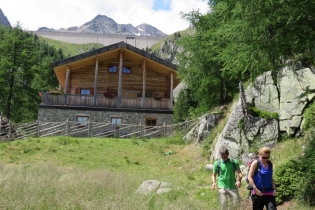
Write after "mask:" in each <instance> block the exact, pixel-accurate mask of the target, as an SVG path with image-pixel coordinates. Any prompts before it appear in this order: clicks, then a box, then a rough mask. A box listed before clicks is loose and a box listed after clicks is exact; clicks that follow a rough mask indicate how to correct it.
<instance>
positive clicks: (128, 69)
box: [108, 66, 131, 74]
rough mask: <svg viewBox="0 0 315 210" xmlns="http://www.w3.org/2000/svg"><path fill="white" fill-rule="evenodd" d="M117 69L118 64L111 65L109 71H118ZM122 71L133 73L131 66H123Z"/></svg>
mask: <svg viewBox="0 0 315 210" xmlns="http://www.w3.org/2000/svg"><path fill="white" fill-rule="evenodd" d="M117 69H118V67H117V66H109V67H108V72H109V73H116V72H117ZM122 73H123V74H131V67H123V70H122Z"/></svg>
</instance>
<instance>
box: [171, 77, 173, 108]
mask: <svg viewBox="0 0 315 210" xmlns="http://www.w3.org/2000/svg"><path fill="white" fill-rule="evenodd" d="M170 109H173V74H171V87H170Z"/></svg>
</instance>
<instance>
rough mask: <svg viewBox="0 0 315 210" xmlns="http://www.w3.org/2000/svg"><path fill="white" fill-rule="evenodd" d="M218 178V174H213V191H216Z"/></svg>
mask: <svg viewBox="0 0 315 210" xmlns="http://www.w3.org/2000/svg"><path fill="white" fill-rule="evenodd" d="M216 178H217V173H215V172H213V174H212V177H211V179H212V189H213V190H214V189H215V187H216V186H217V184H216V182H215V180H216Z"/></svg>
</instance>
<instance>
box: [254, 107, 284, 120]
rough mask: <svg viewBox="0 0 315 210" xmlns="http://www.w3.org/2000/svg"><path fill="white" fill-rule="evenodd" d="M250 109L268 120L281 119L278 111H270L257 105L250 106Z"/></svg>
mask: <svg viewBox="0 0 315 210" xmlns="http://www.w3.org/2000/svg"><path fill="white" fill-rule="evenodd" d="M249 110H250V111H252V112H254V113H255V114H257V115H258V116H259V117H260V118H265V119H267V120H271V119H279V116H278V113H277V112H268V111H264V110H260V109H258V108H257V107H255V106H249Z"/></svg>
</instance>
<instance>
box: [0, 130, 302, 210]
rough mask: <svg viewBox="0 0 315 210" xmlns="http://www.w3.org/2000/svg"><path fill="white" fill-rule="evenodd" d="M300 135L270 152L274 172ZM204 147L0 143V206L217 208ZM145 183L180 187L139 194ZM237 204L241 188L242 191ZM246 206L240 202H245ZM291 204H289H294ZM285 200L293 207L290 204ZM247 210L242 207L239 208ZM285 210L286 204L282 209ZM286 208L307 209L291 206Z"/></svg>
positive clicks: (153, 142) (90, 141) (103, 141)
mask: <svg viewBox="0 0 315 210" xmlns="http://www.w3.org/2000/svg"><path fill="white" fill-rule="evenodd" d="M302 143H303V142H301V140H299V139H292V140H290V139H289V140H286V141H285V142H282V143H279V144H278V145H277V146H276V147H275V148H274V149H273V152H272V156H273V162H274V164H275V170H276V166H277V164H282V163H283V161H285V159H286V158H288V157H290V158H292V157H294V156H298V155H299V154H301V152H302V150H301V145H302ZM208 163H210V162H209V161H208V160H207V157H206V156H203V155H202V146H195V144H194V143H191V144H184V143H183V142H182V140H181V138H180V137H176V136H175V137H169V138H159V139H143V140H141V139H115V138H112V139H109V138H74V137H64V136H60V137H47V138H30V139H27V140H16V141H10V142H3V143H0V209H25V210H26V209H36V210H37V209H58V210H59V209H91V210H92V209H93V210H95V209H114V210H116V209H124V210H125V209H126V210H129V209H131V210H134V209H138V210H142V209H148V210H153V209H174V210H177V209H178V210H179V209H181V210H183V209H187V210H188V209H189V210H190V209H196V210H197V209H198V210H200V209H218V193H217V190H215V191H212V190H211V189H210V183H211V172H210V171H207V170H206V169H205V166H206V164H208ZM146 180H159V181H162V182H171V183H172V184H173V185H175V186H178V187H180V189H179V190H173V191H171V192H168V193H164V194H158V195H156V194H149V195H142V194H138V193H136V190H137V188H138V187H139V186H140V185H141V184H142V182H144V181H146ZM240 194H241V197H242V198H243V201H246V194H247V191H246V190H245V187H244V186H243V187H242V188H241V190H240ZM244 205H245V206H247V207H250V204H248V202H247V204H246V202H243V206H244ZM292 205H293V204H292ZM292 205H291V206H292ZM244 209H245V208H244ZM282 209H285V208H282ZM289 209H307V208H303V207H299V206H296V204H294V207H292V208H291V207H290V208H289Z"/></svg>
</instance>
